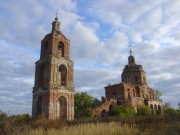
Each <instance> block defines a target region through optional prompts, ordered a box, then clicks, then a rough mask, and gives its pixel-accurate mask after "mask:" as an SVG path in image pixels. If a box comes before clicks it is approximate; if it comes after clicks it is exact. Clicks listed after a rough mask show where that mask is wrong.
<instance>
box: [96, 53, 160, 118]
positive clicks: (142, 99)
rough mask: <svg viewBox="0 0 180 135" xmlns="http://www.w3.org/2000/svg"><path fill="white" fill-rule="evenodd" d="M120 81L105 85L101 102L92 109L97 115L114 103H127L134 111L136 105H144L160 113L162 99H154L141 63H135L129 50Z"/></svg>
mask: <svg viewBox="0 0 180 135" xmlns="http://www.w3.org/2000/svg"><path fill="white" fill-rule="evenodd" d="M121 79H122V82H121V83H118V84H112V85H108V86H106V87H105V97H103V98H102V99H103V104H102V105H101V106H100V107H99V108H97V109H96V110H95V111H94V114H95V115H97V116H104V114H106V112H109V111H110V110H111V109H112V108H113V107H114V106H116V105H125V104H128V105H130V106H132V107H133V108H134V109H135V110H136V111H137V108H138V106H141V105H146V106H148V107H149V108H150V110H151V114H152V115H154V114H162V101H161V100H157V99H155V95H154V90H153V89H152V88H150V87H149V86H148V85H147V80H146V72H145V71H144V70H143V68H142V65H138V64H136V61H135V57H134V56H133V55H132V51H131V50H130V56H129V57H128V64H127V65H125V68H124V69H123V72H122V74H121Z"/></svg>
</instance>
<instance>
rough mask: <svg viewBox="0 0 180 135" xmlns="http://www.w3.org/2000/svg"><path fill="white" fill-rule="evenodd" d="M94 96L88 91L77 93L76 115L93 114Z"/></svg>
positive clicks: (75, 97) (86, 115)
mask: <svg viewBox="0 0 180 135" xmlns="http://www.w3.org/2000/svg"><path fill="white" fill-rule="evenodd" d="M93 99H94V98H93V97H92V96H90V95H88V94H87V93H86V92H82V93H75V95H74V100H75V101H74V103H75V117H76V118H78V117H89V116H90V115H92V106H93Z"/></svg>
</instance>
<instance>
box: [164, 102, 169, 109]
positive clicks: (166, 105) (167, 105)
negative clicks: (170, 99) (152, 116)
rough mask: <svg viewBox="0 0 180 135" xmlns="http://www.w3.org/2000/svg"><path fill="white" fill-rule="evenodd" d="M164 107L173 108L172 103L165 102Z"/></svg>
mask: <svg viewBox="0 0 180 135" xmlns="http://www.w3.org/2000/svg"><path fill="white" fill-rule="evenodd" d="M163 108H164V109H165V108H171V104H170V103H164V105H163Z"/></svg>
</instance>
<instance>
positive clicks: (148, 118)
mask: <svg viewBox="0 0 180 135" xmlns="http://www.w3.org/2000/svg"><path fill="white" fill-rule="evenodd" d="M99 105H100V101H99V100H98V99H96V98H93V97H91V96H89V95H88V94H87V93H76V94H75V120H74V121H62V120H48V119H38V120H36V121H35V120H32V119H31V117H30V115H28V114H22V115H12V116H7V114H5V113H3V112H2V111H0V135H59V134H60V135H84V134H87V135H88V134H91V135H97V134H98V135H105V134H108V135H117V134H118V135H121V134H122V135H152V134H153V135H159V134H162V135H171V134H172V135H178V134H180V109H173V108H171V106H170V104H168V103H167V104H165V106H164V111H163V112H164V113H163V115H150V109H149V107H147V106H139V107H138V108H137V113H135V110H134V109H133V108H132V107H128V106H127V105H126V106H122V105H121V106H112V108H111V109H110V112H109V113H108V115H107V117H96V118H92V110H93V108H96V107H97V106H99ZM156 114H158V112H156Z"/></svg>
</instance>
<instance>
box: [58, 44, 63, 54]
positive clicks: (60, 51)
mask: <svg viewBox="0 0 180 135" xmlns="http://www.w3.org/2000/svg"><path fill="white" fill-rule="evenodd" d="M58 56H59V57H64V43H63V42H59V43H58Z"/></svg>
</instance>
